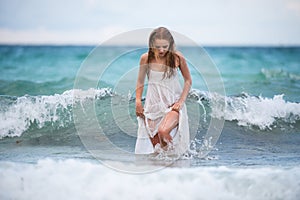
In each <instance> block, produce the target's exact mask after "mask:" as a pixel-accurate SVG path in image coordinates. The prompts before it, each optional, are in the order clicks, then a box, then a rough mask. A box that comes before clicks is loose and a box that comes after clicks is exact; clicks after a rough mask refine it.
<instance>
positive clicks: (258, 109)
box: [223, 95, 300, 129]
mask: <svg viewBox="0 0 300 200" xmlns="http://www.w3.org/2000/svg"><path fill="white" fill-rule="evenodd" d="M283 96H284V95H275V96H274V97H273V98H265V97H261V96H260V97H254V96H246V97H227V98H226V104H227V105H226V109H225V112H224V115H223V117H224V118H225V120H229V121H233V120H236V121H238V125H241V126H249V125H254V126H257V127H259V128H260V129H271V128H272V125H274V124H275V122H276V121H277V120H282V121H284V122H287V123H295V122H296V121H297V120H299V119H300V104H299V103H293V102H287V101H285V100H284V99H283Z"/></svg>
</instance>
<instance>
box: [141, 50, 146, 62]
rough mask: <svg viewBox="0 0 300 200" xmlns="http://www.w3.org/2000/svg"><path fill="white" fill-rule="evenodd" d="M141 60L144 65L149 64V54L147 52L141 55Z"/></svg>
mask: <svg viewBox="0 0 300 200" xmlns="http://www.w3.org/2000/svg"><path fill="white" fill-rule="evenodd" d="M140 60H141V62H142V63H147V62H148V53H147V52H146V53H143V54H142V55H141V58H140Z"/></svg>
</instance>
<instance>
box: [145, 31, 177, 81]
mask: <svg viewBox="0 0 300 200" xmlns="http://www.w3.org/2000/svg"><path fill="white" fill-rule="evenodd" d="M156 39H163V40H167V41H168V42H169V43H170V44H169V49H168V51H167V53H166V57H167V62H166V65H167V67H166V68H165V72H164V78H166V77H168V78H170V77H171V76H173V75H174V74H175V68H176V62H175V59H176V57H177V55H176V54H175V42H174V38H173V36H172V34H171V33H170V31H169V30H168V29H167V28H165V27H159V28H156V29H154V30H153V31H152V33H151V34H150V37H149V50H148V65H149V64H150V62H151V61H152V60H155V52H154V51H155V46H154V41H155V40H156Z"/></svg>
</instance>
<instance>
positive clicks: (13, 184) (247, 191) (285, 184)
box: [0, 159, 300, 200]
mask: <svg viewBox="0 0 300 200" xmlns="http://www.w3.org/2000/svg"><path fill="white" fill-rule="evenodd" d="M0 188H1V190H0V199H4V200H6V199H31V200H34V199H38V200H40V199H73V200H76V199H80V200H81V199H112V200H113V199H117V200H119V199H144V200H147V199H151V200H153V199H174V200H176V199H180V200H181V199H191V200H192V199H222V200H226V199H228V200H234V199H239V200H240V199H245V200H248V199H251V200H252V199H255V200H260V199H263V200H268V199H284V200H296V199H297V197H299V195H300V168H299V167H294V168H278V167H276V168H267V167H264V168H227V167H197V168H164V169H162V170H160V171H158V172H154V173H150V174H142V175H132V174H124V173H120V172H116V171H113V170H111V169H109V168H106V167H105V166H103V165H100V164H96V163H90V162H87V161H78V160H64V161H54V160H50V159H46V160H40V161H39V162H38V163H37V164H24V163H23V164H22V163H12V162H0Z"/></svg>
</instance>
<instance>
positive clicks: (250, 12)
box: [0, 0, 300, 45]
mask: <svg viewBox="0 0 300 200" xmlns="http://www.w3.org/2000/svg"><path fill="white" fill-rule="evenodd" d="M158 26H165V27H167V28H169V29H170V30H173V31H176V32H178V33H180V34H183V35H184V36H186V37H188V38H190V39H192V40H193V41H196V42H197V43H199V44H203V45H300V0H186V1H183V0H173V1H171V0H168V1H164V0H147V1H144V0H124V1H121V0H119V1H117V0H0V43H2V44H100V43H101V42H103V41H106V40H109V39H110V38H112V37H114V36H116V35H119V34H122V33H124V32H128V31H133V30H137V29H143V28H151V29H153V28H156V27H158Z"/></svg>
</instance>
